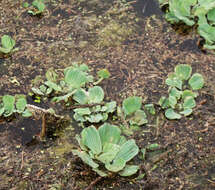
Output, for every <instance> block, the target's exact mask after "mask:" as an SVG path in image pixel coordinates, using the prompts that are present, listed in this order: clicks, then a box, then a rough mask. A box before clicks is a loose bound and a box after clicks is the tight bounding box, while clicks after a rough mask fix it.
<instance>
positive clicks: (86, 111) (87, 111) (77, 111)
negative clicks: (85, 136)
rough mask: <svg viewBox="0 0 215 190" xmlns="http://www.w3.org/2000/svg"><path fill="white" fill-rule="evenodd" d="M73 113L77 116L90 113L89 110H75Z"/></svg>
mask: <svg viewBox="0 0 215 190" xmlns="http://www.w3.org/2000/svg"><path fill="white" fill-rule="evenodd" d="M73 111H74V112H75V113H77V114H79V115H90V114H91V111H90V109H89V108H76V109H74V110H73Z"/></svg>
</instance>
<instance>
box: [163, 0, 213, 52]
mask: <svg viewBox="0 0 215 190" xmlns="http://www.w3.org/2000/svg"><path fill="white" fill-rule="evenodd" d="M159 2H160V5H161V6H162V7H163V6H166V5H168V9H167V12H166V15H165V17H166V19H167V20H168V21H169V22H171V23H178V22H184V23H185V24H186V25H188V26H193V25H194V24H197V25H198V27H197V31H198V33H199V35H200V36H202V37H203V38H204V39H205V44H204V47H205V48H207V49H215V45H214V43H215V2H214V0H198V1H197V0H159Z"/></svg>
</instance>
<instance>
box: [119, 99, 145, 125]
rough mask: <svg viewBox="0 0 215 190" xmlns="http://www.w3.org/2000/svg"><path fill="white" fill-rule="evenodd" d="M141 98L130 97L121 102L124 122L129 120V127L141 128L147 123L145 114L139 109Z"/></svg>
mask: <svg viewBox="0 0 215 190" xmlns="http://www.w3.org/2000/svg"><path fill="white" fill-rule="evenodd" d="M141 107H142V98H141V97H137V96H131V97H128V98H126V99H125V100H123V102H122V112H123V117H124V118H125V120H129V123H130V125H131V126H141V125H144V124H146V123H147V122H148V120H147V116H146V113H145V112H144V110H142V109H141Z"/></svg>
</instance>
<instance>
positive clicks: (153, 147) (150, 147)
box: [146, 143, 159, 151]
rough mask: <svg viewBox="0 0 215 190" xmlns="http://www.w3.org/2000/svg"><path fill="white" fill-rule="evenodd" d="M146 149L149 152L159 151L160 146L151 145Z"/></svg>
mask: <svg viewBox="0 0 215 190" xmlns="http://www.w3.org/2000/svg"><path fill="white" fill-rule="evenodd" d="M146 148H147V149H148V150H151V151H153V150H157V149H158V148H159V144H157V143H154V144H150V145H148V146H147V147H146Z"/></svg>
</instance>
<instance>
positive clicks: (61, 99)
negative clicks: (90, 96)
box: [52, 91, 75, 102]
mask: <svg viewBox="0 0 215 190" xmlns="http://www.w3.org/2000/svg"><path fill="white" fill-rule="evenodd" d="M74 93H75V91H73V92H70V93H68V94H66V95H63V96H57V97H54V98H52V101H53V102H60V101H65V102H67V101H68V99H69V98H70V97H71V96H72V95H73V94H74Z"/></svg>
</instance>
